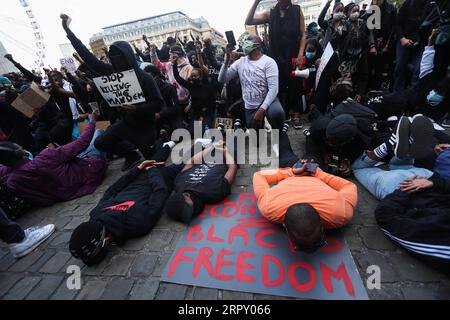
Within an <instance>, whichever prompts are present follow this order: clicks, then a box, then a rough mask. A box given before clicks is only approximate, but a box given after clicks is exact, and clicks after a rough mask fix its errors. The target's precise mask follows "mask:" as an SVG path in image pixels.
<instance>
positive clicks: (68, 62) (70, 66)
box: [59, 57, 78, 74]
mask: <svg viewBox="0 0 450 320" xmlns="http://www.w3.org/2000/svg"><path fill="white" fill-rule="evenodd" d="M59 62H60V63H61V66H62V67H64V68H66V69H67V71H69V72H70V73H71V74H75V72H76V71H77V69H78V68H77V64H76V63H75V59H74V58H71V57H67V58H62V59H60V60H59Z"/></svg>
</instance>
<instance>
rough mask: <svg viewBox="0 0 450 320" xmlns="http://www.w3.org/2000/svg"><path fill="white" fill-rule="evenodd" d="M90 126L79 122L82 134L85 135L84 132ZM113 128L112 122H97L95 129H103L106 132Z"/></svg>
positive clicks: (79, 129)
mask: <svg viewBox="0 0 450 320" xmlns="http://www.w3.org/2000/svg"><path fill="white" fill-rule="evenodd" d="M88 125H89V122H79V123H78V131H80V134H83V132H84V130H86V127H87V126H88ZM109 126H111V122H109V121H97V123H96V125H95V129H102V130H106V129H108V128H109Z"/></svg>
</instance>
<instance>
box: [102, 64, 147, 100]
mask: <svg viewBox="0 0 450 320" xmlns="http://www.w3.org/2000/svg"><path fill="white" fill-rule="evenodd" d="M94 83H95V86H96V87H97V89H98V91H100V93H101V94H102V96H103V98H104V99H105V100H106V101H107V102H108V104H109V106H110V107H119V106H121V105H122V104H124V103H126V104H137V103H141V102H145V97H144V93H143V92H142V89H141V85H140V84H139V80H138V78H137V76H136V72H135V71H134V70H128V71H124V72H119V73H113V74H110V75H109V76H103V77H98V78H94Z"/></svg>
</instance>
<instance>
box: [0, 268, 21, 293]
mask: <svg viewBox="0 0 450 320" xmlns="http://www.w3.org/2000/svg"><path fill="white" fill-rule="evenodd" d="M22 277H23V274H18V273H6V272H2V273H1V274H0V298H1V297H2V296H3V295H4V294H6V293H7V292H8V290H9V289H11V288H12V287H13V286H14V285H15V284H16V282H18V281H19V280H20V279H22Z"/></svg>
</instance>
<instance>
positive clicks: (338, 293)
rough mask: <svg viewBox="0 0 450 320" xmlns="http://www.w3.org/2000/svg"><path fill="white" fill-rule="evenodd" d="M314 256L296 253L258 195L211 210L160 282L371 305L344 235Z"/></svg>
mask: <svg viewBox="0 0 450 320" xmlns="http://www.w3.org/2000/svg"><path fill="white" fill-rule="evenodd" d="M327 241H328V243H329V244H328V246H326V247H324V248H322V249H320V250H319V251H318V252H316V253H314V254H306V253H301V252H296V251H295V250H294V249H293V248H292V245H290V242H289V240H288V236H287V233H286V231H285V229H284V228H283V227H282V226H279V225H275V224H272V223H271V222H269V221H268V220H267V219H265V218H264V217H262V216H261V215H260V213H259V211H258V209H257V203H256V197H255V195H254V194H253V193H243V194H240V195H232V196H231V197H229V198H228V199H226V200H225V201H224V202H223V203H222V204H218V205H213V206H208V207H207V208H206V209H205V211H204V212H203V213H202V214H201V215H200V216H199V217H198V218H196V219H195V220H194V221H193V222H192V224H191V225H190V227H189V228H188V230H187V231H186V232H185V234H184V235H183V237H182V238H181V240H180V242H179V244H178V246H177V248H176V249H175V252H174V253H173V255H172V257H171V259H170V260H169V262H168V264H167V266H166V269H165V271H164V273H163V275H162V278H161V281H164V282H171V283H177V284H184V285H192V286H199V287H207V288H215V289H224V290H232V291H241V292H249V293H259V294H268V295H277V296H284V297H296V298H304V299H315V300H317V299H324V300H355V299H356V300H367V299H368V296H367V293H366V290H365V288H364V285H363V282H362V281H361V278H360V276H359V274H358V271H357V268H356V265H355V263H354V261H353V258H352V256H351V254H350V251H349V249H348V246H347V244H346V242H345V240H344V238H343V236H342V235H341V234H340V233H338V234H337V235H328V237H327Z"/></svg>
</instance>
